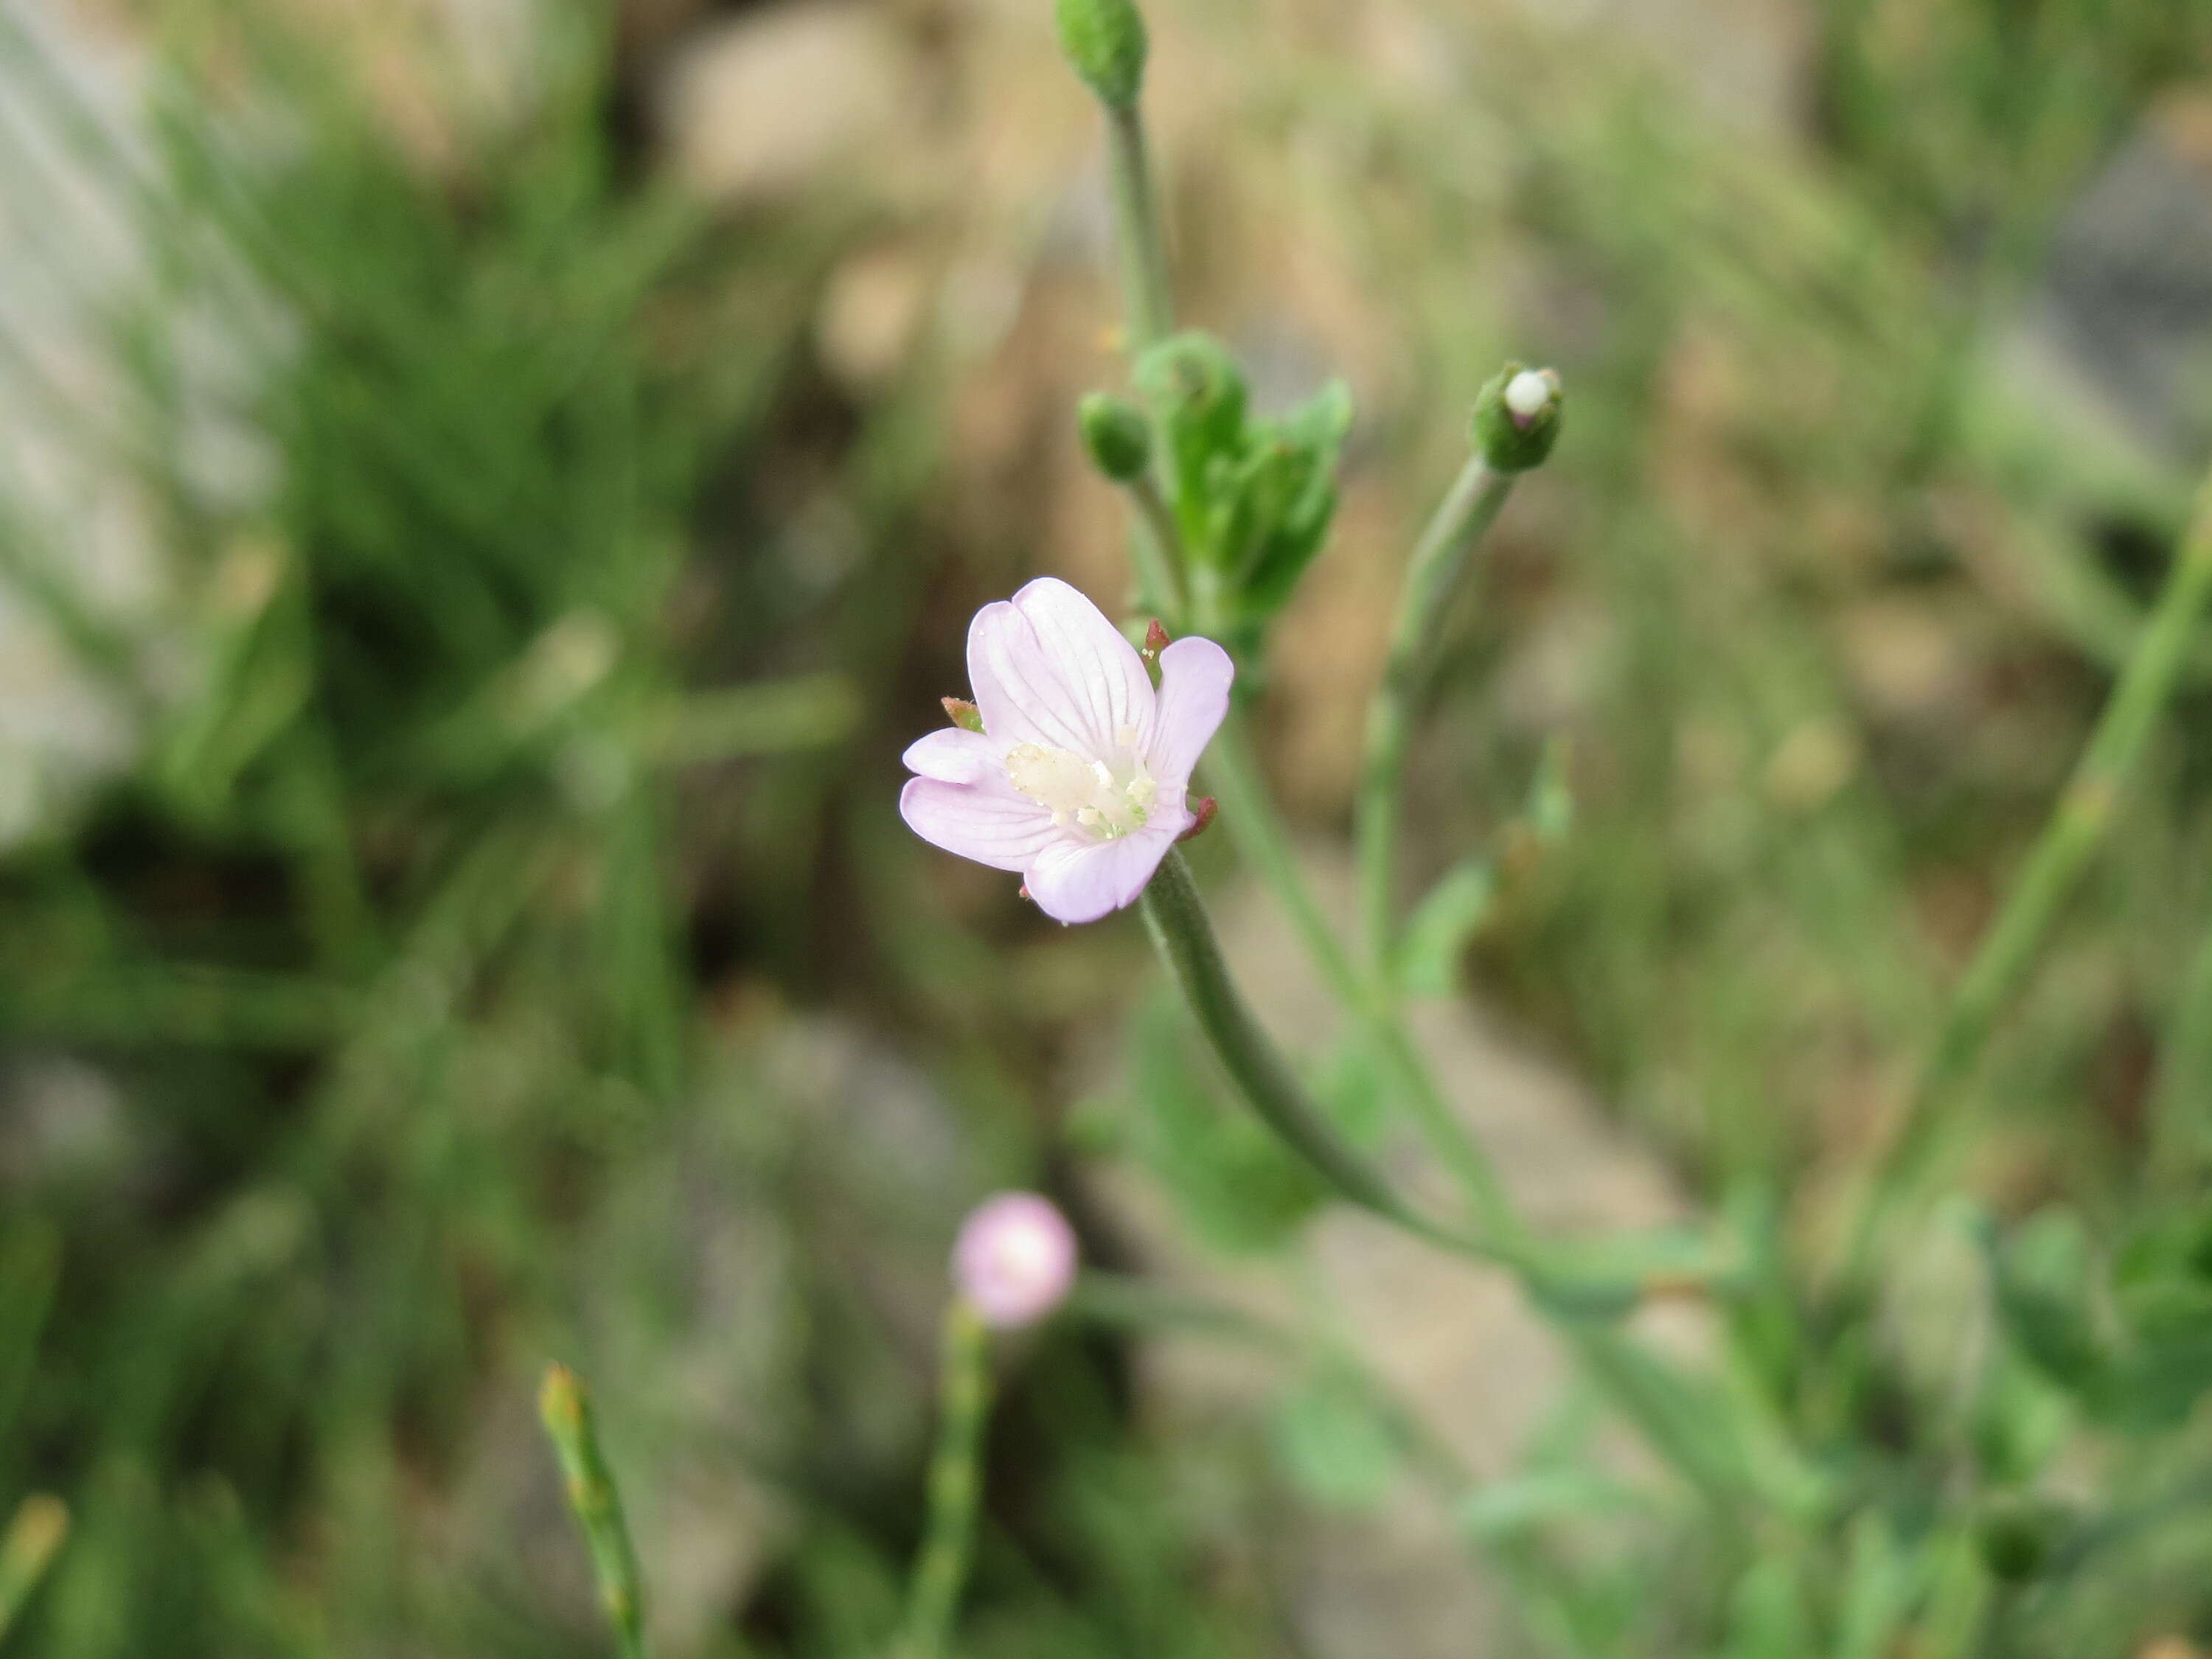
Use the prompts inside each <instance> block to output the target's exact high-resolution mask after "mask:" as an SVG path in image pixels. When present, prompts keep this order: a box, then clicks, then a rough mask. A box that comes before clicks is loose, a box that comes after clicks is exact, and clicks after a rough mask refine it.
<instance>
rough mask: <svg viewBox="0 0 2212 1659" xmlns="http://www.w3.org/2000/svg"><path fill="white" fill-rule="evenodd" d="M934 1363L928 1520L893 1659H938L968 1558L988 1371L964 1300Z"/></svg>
mask: <svg viewBox="0 0 2212 1659" xmlns="http://www.w3.org/2000/svg"><path fill="white" fill-rule="evenodd" d="M939 1375H940V1384H939V1386H940V1389H941V1391H942V1394H943V1406H942V1410H943V1413H944V1416H943V1419H942V1421H941V1423H940V1425H939V1429H938V1436H937V1449H936V1451H935V1453H934V1455H933V1456H932V1458H931V1460H930V1465H929V1516H928V1520H927V1522H926V1524H925V1528H924V1531H923V1534H922V1544H921V1554H920V1555H919V1556H918V1557H917V1558H916V1559H915V1571H914V1582H913V1584H912V1586H911V1588H910V1589H909V1590H908V1597H907V1613H906V1627H905V1631H904V1634H903V1637H902V1640H901V1643H900V1646H899V1652H900V1659H941V1656H942V1655H943V1654H944V1652H945V1644H946V1643H947V1641H948V1640H949V1639H950V1638H951V1632H952V1620H953V1614H954V1613H955V1612H956V1611H957V1608H958V1607H959V1604H960V1592H961V1590H962V1589H963V1588H964V1587H965V1585H966V1584H967V1582H968V1566H969V1560H970V1559H971V1558H972V1557H973V1555H974V1553H975V1513H976V1507H977V1499H978V1498H979V1497H980V1495H981V1490H982V1484H983V1475H982V1447H983V1425H984V1422H985V1421H986V1419H987V1418H988V1416H989V1414H990V1409H991V1370H990V1354H989V1330H988V1328H987V1326H986V1325H985V1324H984V1322H983V1316H982V1315H981V1313H980V1312H979V1311H978V1310H977V1309H976V1307H975V1304H974V1303H973V1302H971V1301H969V1298H968V1297H965V1296H955V1297H953V1298H952V1299H951V1302H950V1303H948V1304H946V1306H945V1324H944V1328H943V1331H942V1334H941V1336H940V1339H939Z"/></svg>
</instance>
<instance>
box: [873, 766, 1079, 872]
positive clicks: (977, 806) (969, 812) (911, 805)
mask: <svg viewBox="0 0 2212 1659" xmlns="http://www.w3.org/2000/svg"><path fill="white" fill-rule="evenodd" d="M899 816H900V817H902V818H904V819H905V820H906V823H907V828H908V829H911V830H913V831H914V833H915V835H917V836H921V838H922V839H923V840H924V841H926V842H928V843H929V844H930V845H931V846H933V847H941V848H944V849H945V851H946V852H948V853H957V854H959V855H960V856H961V857H962V858H963V859H973V860H975V862H976V863H978V864H987V865H990V866H993V867H994V868H995V869H1000V870H1026V869H1029V868H1030V866H1033V865H1034V864H1036V861H1037V860H1038V859H1039V858H1041V857H1042V856H1043V854H1044V853H1045V852H1046V850H1047V849H1048V848H1050V847H1052V846H1054V844H1056V843H1058V842H1061V841H1064V840H1065V839H1066V833H1065V832H1064V831H1062V830H1060V829H1057V828H1055V827H1054V824H1053V821H1052V814H1050V813H1049V812H1048V811H1045V809H1044V808H1043V807H1042V806H1040V805H1037V804H1036V802H1035V801H1033V800H1030V799H1028V798H1027V797H1025V796H1022V795H1017V794H1015V793H1012V791H1011V790H1010V791H1008V792H1006V793H1004V794H1000V793H997V792H996V791H990V790H985V789H979V788H970V787H968V786H966V785H964V784H957V783H946V782H944V781H941V780H939V779H937V778H908V780H907V782H906V787H905V788H904V789H902V790H901V791H900V792H899Z"/></svg>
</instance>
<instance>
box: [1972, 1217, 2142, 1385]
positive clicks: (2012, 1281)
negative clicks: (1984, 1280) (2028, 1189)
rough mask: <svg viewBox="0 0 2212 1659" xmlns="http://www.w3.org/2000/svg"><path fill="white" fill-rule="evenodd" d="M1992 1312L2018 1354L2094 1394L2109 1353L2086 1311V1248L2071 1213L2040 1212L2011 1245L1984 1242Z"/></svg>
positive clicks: (2054, 1377)
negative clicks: (1993, 1304) (1993, 1295)
mask: <svg viewBox="0 0 2212 1659" xmlns="http://www.w3.org/2000/svg"><path fill="white" fill-rule="evenodd" d="M1985 1248H1986V1249H1987V1252H1988V1255H1989V1261H1990V1278H1991V1280H1992V1283H1993V1286H1994V1289H1995V1291H1996V1310H1997V1315H1998V1317H1999V1318H2000V1320H2001V1321H2002V1322H2003V1325H2004V1328H2005V1330H2006V1332H2007V1333H2008V1334H2009V1335H2010V1336H2011V1337H2012V1339H2013V1340H2014V1342H2015V1344H2016V1345H2017V1346H2018V1347H2019V1349H2020V1352H2021V1354H2022V1355H2023V1356H2024V1357H2025V1358H2027V1360H2028V1362H2029V1363H2030V1364H2033V1365H2034V1366H2035V1367H2036V1368H2037V1369H2038V1370H2040V1371H2041V1372H2043V1374H2044V1375H2045V1376H2048V1377H2049V1378H2050V1379H2051V1381H2052V1382H2053V1383H2057V1384H2058V1385H2059V1386H2060V1387H2061V1388H2063V1389H2068V1390H2069V1391H2071V1392H2073V1393H2075V1394H2078V1395H2085V1396H2092V1397H2094V1396H2097V1395H2100V1391H2101V1390H2102V1389H2103V1388H2104V1386H2105V1384H2106V1382H2107V1381H2108V1379H2109V1376H2110V1370H2111V1363H2112V1359H2111V1355H2110V1352H2108V1349H2107V1346H2106V1343H2105V1341H2104V1340H2103V1339H2102V1338H2101V1337H2100V1334H2099V1333H2098V1331H2097V1329H2096V1327H2095V1324H2094V1322H2093V1320H2092V1318H2091V1316H2090V1310H2089V1301H2088V1264H2087V1245H2086V1243H2084V1241H2083V1238H2082V1236H2081V1225H2080V1223H2079V1222H2078V1221H2077V1220H2076V1219H2075V1217H2074V1216H2073V1215H2072V1214H2071V1213H2070V1212H2064V1211H2060V1210H2057V1209H2051V1210H2045V1211H2043V1212H2040V1213H2039V1214H2038V1215H2036V1216H2034V1217H2033V1218H2031V1219H2030V1220H2029V1221H2028V1222H2027V1224H2026V1225H2024V1226H2022V1227H2021V1229H2020V1231H2019V1232H2018V1233H2017V1235H2016V1236H2015V1237H2014V1238H2013V1239H2012V1240H2011V1241H2010V1242H2008V1243H2006V1242H2001V1241H1998V1240H1996V1239H1995V1238H1994V1237H1992V1238H1990V1239H1988V1240H1987V1241H1986V1243H1985Z"/></svg>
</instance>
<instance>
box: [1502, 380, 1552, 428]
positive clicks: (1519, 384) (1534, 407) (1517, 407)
mask: <svg viewBox="0 0 2212 1659" xmlns="http://www.w3.org/2000/svg"><path fill="white" fill-rule="evenodd" d="M1551 401H1552V382H1551V381H1550V380H1549V379H1547V377H1546V376H1545V375H1544V374H1542V373H1541V371H1540V370H1537V369H1533V368H1524V369H1522V371H1521V372H1520V373H1519V374H1516V375H1515V376H1514V377H1513V378H1512V379H1511V380H1508V381H1507V382H1506V383H1505V407H1506V408H1508V409H1510V410H1512V411H1513V413H1515V414H1516V415H1518V416H1520V417H1521V418H1522V420H1524V421H1526V420H1530V419H1533V418H1534V416H1538V415H1540V414H1541V413H1542V412H1543V410H1544V406H1545V405H1546V404H1548V403H1550V402H1551Z"/></svg>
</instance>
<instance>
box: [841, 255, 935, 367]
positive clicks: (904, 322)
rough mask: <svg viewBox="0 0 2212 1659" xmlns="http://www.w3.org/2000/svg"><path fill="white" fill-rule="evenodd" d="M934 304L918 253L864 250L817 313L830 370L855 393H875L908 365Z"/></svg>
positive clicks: (847, 263) (846, 263)
mask: <svg viewBox="0 0 2212 1659" xmlns="http://www.w3.org/2000/svg"><path fill="white" fill-rule="evenodd" d="M928 303H929V273H928V271H927V268H926V267H925V266H924V265H923V264H922V261H921V256H920V254H919V253H918V252H916V251H915V250H914V249H911V248H907V247H902V246H896V245H892V246H882V247H872V248H864V249H862V250H861V251H860V252H858V253H854V254H853V255H851V256H850V257H849V258H846V259H844V260H842V262H840V263H839V264H838V266H837V268H836V270H833V271H832V272H831V273H830V274H829V283H828V286H827V287H826V288H825V289H824V290H823V295H822V303H821V306H820V307H819V308H818V309H817V312H816V313H815V319H814V340H815V347H816V349H817V350H818V351H819V352H820V353H821V355H822V363H823V368H827V369H828V370H829V373H830V374H831V375H833V376H834V377H835V378H836V380H838V381H839V382H840V383H841V384H842V385H843V386H845V388H846V389H847V390H848V391H849V392H855V393H866V392H872V391H874V390H876V389H877V388H878V387H879V386H882V385H883V384H884V382H885V381H886V380H890V378H891V377H892V376H893V375H894V374H896V373H897V371H898V369H899V368H900V367H901V366H902V364H904V362H906V359H907V354H908V352H909V351H910V350H911V349H913V346H914V344H915V339H916V337H918V335H919V333H920V331H921V323H922V320H923V317H924V315H925V313H926V312H927V308H928Z"/></svg>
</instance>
